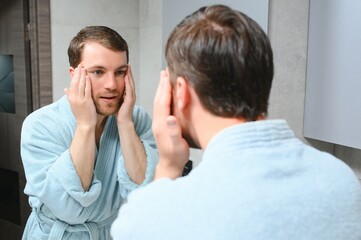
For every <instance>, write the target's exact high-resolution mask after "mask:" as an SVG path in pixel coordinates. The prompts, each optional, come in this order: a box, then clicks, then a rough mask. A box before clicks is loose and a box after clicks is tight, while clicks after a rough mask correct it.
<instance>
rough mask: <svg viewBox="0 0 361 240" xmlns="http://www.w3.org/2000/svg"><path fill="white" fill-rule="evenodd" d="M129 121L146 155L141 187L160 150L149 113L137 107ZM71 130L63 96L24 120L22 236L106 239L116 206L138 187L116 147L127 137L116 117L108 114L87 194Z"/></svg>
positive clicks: (69, 112)
mask: <svg viewBox="0 0 361 240" xmlns="http://www.w3.org/2000/svg"><path fill="white" fill-rule="evenodd" d="M133 121H134V126H135V130H136V132H137V134H138V136H139V137H140V139H141V141H142V143H143V145H144V148H145V152H146V155H147V169H146V176H145V180H144V182H143V183H142V184H141V186H143V185H145V184H147V183H149V182H150V181H152V179H153V176H154V171H155V166H156V163H157V161H158V152H157V149H156V145H155V141H154V138H153V135H152V130H151V119H150V117H149V116H148V115H147V113H146V112H145V111H144V110H142V109H141V108H140V107H138V106H135V107H134V112H133ZM75 128H76V119H75V117H74V115H73V113H72V110H71V108H70V105H69V103H68V101H67V98H66V96H64V97H62V98H61V99H60V100H58V101H57V102H55V103H52V104H50V105H48V106H45V107H43V108H41V109H39V110H37V111H35V112H33V113H31V114H30V115H29V116H28V117H27V118H26V119H25V121H24V123H23V128H22V133H21V157H22V161H23V165H24V169H25V175H26V180H27V183H26V187H25V190H24V192H25V193H26V194H27V195H28V196H29V203H30V206H31V208H32V213H31V215H30V217H29V219H28V222H27V224H26V229H25V231H24V235H23V239H34V240H35V239H36V240H41V239H76V240H80V239H81V240H85V239H93V240H94V239H104V240H105V239H110V233H109V231H110V226H111V223H112V222H113V220H114V219H115V217H116V215H117V212H118V210H119V208H120V206H121V205H122V204H123V203H124V202H125V201H126V198H127V195H128V194H129V192H131V191H132V190H134V189H135V188H137V187H139V186H138V185H137V184H135V183H134V182H132V181H131V180H130V178H129V176H128V175H127V172H126V169H125V167H124V160H123V157H122V152H121V148H120V145H121V142H122V141H126V140H122V139H121V140H119V135H118V130H117V123H116V119H115V117H114V116H109V117H108V119H107V121H106V124H105V127H104V131H103V133H102V136H101V139H100V145H99V149H97V150H96V159H95V168H94V175H93V180H92V183H91V186H90V188H89V190H88V191H86V192H85V191H84V190H83V188H82V185H81V182H80V178H79V176H78V175H77V173H76V170H75V166H74V164H73V162H72V160H71V157H70V153H69V147H70V144H71V141H72V139H73V136H74V132H75Z"/></svg>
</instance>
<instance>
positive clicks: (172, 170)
mask: <svg viewBox="0 0 361 240" xmlns="http://www.w3.org/2000/svg"><path fill="white" fill-rule="evenodd" d="M183 169H184V166H183V167H182V166H176V165H170V164H163V163H162V160H161V159H159V163H158V164H157V167H156V169H155V177H154V179H158V178H170V179H176V178H178V177H181V176H182V173H183Z"/></svg>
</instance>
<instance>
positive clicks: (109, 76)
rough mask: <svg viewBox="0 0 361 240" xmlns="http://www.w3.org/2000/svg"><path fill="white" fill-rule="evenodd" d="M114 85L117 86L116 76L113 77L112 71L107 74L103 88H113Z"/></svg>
mask: <svg viewBox="0 0 361 240" xmlns="http://www.w3.org/2000/svg"><path fill="white" fill-rule="evenodd" d="M116 86H117V83H116V78H115V76H114V74H112V73H109V74H107V75H106V79H105V83H104V88H107V89H115V88H116Z"/></svg>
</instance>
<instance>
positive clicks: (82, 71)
mask: <svg viewBox="0 0 361 240" xmlns="http://www.w3.org/2000/svg"><path fill="white" fill-rule="evenodd" d="M85 77H86V71H85V69H84V68H83V67H81V68H80V76H79V78H78V79H79V80H78V81H79V84H78V94H79V96H84V94H85V81H86V80H85Z"/></svg>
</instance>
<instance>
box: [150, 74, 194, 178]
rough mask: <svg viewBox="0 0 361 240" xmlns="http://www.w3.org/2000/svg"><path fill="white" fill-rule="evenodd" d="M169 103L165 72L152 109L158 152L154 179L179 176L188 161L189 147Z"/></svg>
mask: <svg viewBox="0 0 361 240" xmlns="http://www.w3.org/2000/svg"><path fill="white" fill-rule="evenodd" d="M171 102H172V88H171V83H170V81H169V76H168V73H167V72H166V71H162V72H161V75H160V82H159V86H158V89H157V93H156V96H155V99H154V107H153V108H154V110H153V126H152V129H153V134H154V138H155V141H156V143H157V147H158V152H159V163H158V166H157V170H156V176H155V178H160V177H170V178H176V177H179V176H181V175H182V172H183V168H184V165H185V164H186V163H187V161H188V159H189V146H188V144H187V142H186V140H185V139H184V138H183V137H182V131H181V127H180V125H179V123H178V120H177V118H176V117H175V116H172V115H171V107H172V106H171Z"/></svg>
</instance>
